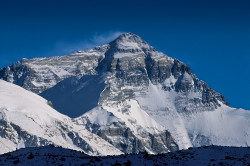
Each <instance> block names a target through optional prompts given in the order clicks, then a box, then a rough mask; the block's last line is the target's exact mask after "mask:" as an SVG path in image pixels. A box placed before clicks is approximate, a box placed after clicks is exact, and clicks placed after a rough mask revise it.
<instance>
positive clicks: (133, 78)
mask: <svg viewBox="0 0 250 166" xmlns="http://www.w3.org/2000/svg"><path fill="white" fill-rule="evenodd" d="M0 78H2V79H5V80H7V81H9V82H12V83H15V84H17V85H20V86H22V87H24V88H26V89H28V90H30V91H33V92H35V93H39V94H40V95H41V96H43V97H44V98H46V99H48V100H50V101H52V103H53V105H54V107H55V109H57V110H59V111H60V112H62V113H64V114H66V115H68V116H71V117H73V118H75V117H77V118H75V119H74V120H75V121H76V123H77V124H78V125H82V126H85V127H86V128H87V129H88V130H89V131H91V132H93V133H95V134H97V135H98V136H100V137H102V138H103V139H105V140H106V141H108V142H109V143H111V144H112V145H113V146H115V147H116V148H118V149H119V150H121V151H123V152H126V153H136V152H139V151H145V150H146V151H148V152H150V153H162V152H168V151H174V150H177V149H178V148H180V149H183V148H187V147H190V146H201V145H208V144H223V143H224V144H223V145H235V146H236V145H241V146H246V145H249V143H250V140H249V138H247V137H246V135H248V134H250V131H249V128H248V127H246V126H249V125H247V124H249V123H250V122H249V120H248V119H247V118H243V119H241V118H242V116H241V114H244V113H241V110H237V109H233V108H231V107H229V104H228V103H227V101H226V100H225V98H224V96H223V95H221V94H219V93H218V92H215V91H214V90H213V89H211V88H210V87H209V86H208V85H207V84H206V83H205V82H203V81H201V80H199V79H198V78H197V77H196V76H195V74H194V73H193V72H192V71H191V69H190V68H189V67H188V66H187V65H186V64H184V63H182V62H181V61H179V60H177V59H173V58H171V57H168V56H167V55H165V54H163V53H162V52H159V51H157V50H156V49H155V48H153V47H152V46H150V45H149V44H148V43H147V42H146V41H144V40H143V39H141V38H140V37H139V36H137V35H135V34H132V33H126V34H122V35H120V36H119V37H118V38H117V39H116V40H114V41H112V42H110V43H109V44H107V45H104V46H100V47H96V48H93V49H90V50H85V51H79V52H76V53H72V54H70V55H67V56H63V57H52V58H36V59H31V60H27V59H25V60H23V61H22V62H18V63H16V64H13V65H11V66H9V67H6V68H3V69H0ZM89 110H90V111H89ZM234 112H237V113H236V114H234ZM243 112H244V111H243ZM207 114H208V115H207ZM246 114H247V116H246V117H248V115H249V113H248V112H247V113H246ZM205 115H206V116H205ZM197 117H199V118H197ZM211 117H213V118H211ZM218 117H221V118H218ZM224 117H227V118H224ZM239 117H240V118H239ZM201 119H203V121H202V120H201ZM234 119H241V121H239V124H240V125H237V127H236V128H234V130H233V133H234V132H236V131H239V133H238V135H239V136H232V132H231V131H229V130H230V128H232V125H233V126H235V124H236V121H234ZM212 121H213V123H214V124H217V125H218V126H223V127H224V128H228V129H226V130H224V131H220V132H218V131H217V130H216V129H214V128H216V127H214V126H213V125H212V123H210V122H212ZM228 121H231V122H232V121H234V122H235V123H230V124H229V125H225V124H227V122H228ZM241 128H242V129H241ZM212 130H215V131H213V132H212ZM239 138H240V139H239ZM226 140H230V141H226ZM239 140H241V141H239Z"/></svg>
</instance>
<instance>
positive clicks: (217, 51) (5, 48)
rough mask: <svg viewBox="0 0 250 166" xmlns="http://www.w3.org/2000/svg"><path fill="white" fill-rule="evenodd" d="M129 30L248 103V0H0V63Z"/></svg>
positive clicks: (57, 52)
mask: <svg viewBox="0 0 250 166" xmlns="http://www.w3.org/2000/svg"><path fill="white" fill-rule="evenodd" d="M123 32H132V33H135V34H137V35H139V36H141V37H142V38H143V39H145V40H146V41H147V42H148V43H149V44H151V45H152V46H154V47H155V48H156V49H158V50H159V51H162V52H164V53H166V54H167V55H168V56H171V57H173V58H177V59H179V60H181V61H183V62H185V63H187V64H188V65H189V66H190V68H191V69H192V70H193V72H194V73H195V74H196V75H197V76H198V77H199V78H200V79H202V80H204V81H205V82H207V83H208V84H209V85H210V86H211V87H212V88H213V89H215V90H216V91H218V92H220V93H222V94H223V95H224V96H225V97H226V99H227V100H228V101H229V103H230V104H231V105H232V106H233V107H238V108H239V107H241V108H245V109H249V110H250V65H249V63H250V1H249V0H234V1H231V0H225V1H221V0H197V1H193V0H190V1H187V0H183V1H181V0H165V1H159V0H152V1H143V0H137V1H135V0H134V1H130V0H126V1H125V0H124V1H123V0H120V1H119V0H116V1H111V0H105V1H104V0H102V1H101V0H100V1H96V0H88V1H83V0H82V1H76V0H68V1H63V0H60V1H55V0H54V1H53V0H49V1H47V0H35V1H34V0H32V1H26V0H6V1H4V0H3V1H0V68H2V67H5V66H7V65H10V64H12V63H14V62H16V61H18V60H21V59H22V58H33V57H44V56H46V57H48V56H61V55H64V54H67V53H69V52H72V51H75V50H78V49H84V48H90V47H92V46H95V45H101V44H104V43H106V42H109V41H111V40H113V39H114V38H115V37H116V36H117V35H118V34H120V33H123Z"/></svg>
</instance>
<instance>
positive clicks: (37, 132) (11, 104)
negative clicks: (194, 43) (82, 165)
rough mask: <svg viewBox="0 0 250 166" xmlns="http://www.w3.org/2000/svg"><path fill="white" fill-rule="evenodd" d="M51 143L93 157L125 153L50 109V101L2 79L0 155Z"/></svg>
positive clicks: (0, 87) (0, 82) (0, 92)
mask: <svg viewBox="0 0 250 166" xmlns="http://www.w3.org/2000/svg"><path fill="white" fill-rule="evenodd" d="M50 144H53V145H56V146H62V147H65V148H70V149H75V150H81V151H83V152H85V153H86V154H90V155H114V154H122V152H121V151H119V150H118V149H116V148H115V147H113V146H112V145H111V144H109V143H108V142H106V141H105V140H103V139H102V138H100V137H99V136H97V135H95V134H93V133H91V132H89V131H88V130H87V129H86V128H85V127H84V126H82V125H77V124H76V123H75V122H74V120H73V119H71V118H69V117H67V116H65V115H62V114H61V113H59V112H57V111H56V110H54V109H53V108H51V106H49V105H48V102H47V100H45V99H43V98H42V97H40V96H38V95H36V94H34V93H32V92H29V91H27V90H25V89H23V88H21V87H19V86H16V85H13V84H11V83H8V82H5V81H3V80H0V153H6V152H9V151H13V150H16V149H19V148H24V147H36V146H45V145H50Z"/></svg>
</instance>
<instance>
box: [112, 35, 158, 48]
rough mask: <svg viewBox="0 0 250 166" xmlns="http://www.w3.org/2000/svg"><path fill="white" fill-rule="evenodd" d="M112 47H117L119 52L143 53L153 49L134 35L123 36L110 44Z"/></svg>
mask: <svg viewBox="0 0 250 166" xmlns="http://www.w3.org/2000/svg"><path fill="white" fill-rule="evenodd" d="M110 46H111V47H116V49H117V51H123V52H124V51H129V50H130V51H132V52H135V51H141V50H148V49H153V47H151V46H150V45H149V44H148V43H147V42H146V41H145V40H143V39H142V38H141V37H139V36H137V35H135V34H133V33H130V32H129V33H124V34H121V35H120V36H119V37H118V38H117V39H115V40H114V41H112V42H110Z"/></svg>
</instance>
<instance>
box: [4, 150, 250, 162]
mask: <svg viewBox="0 0 250 166" xmlns="http://www.w3.org/2000/svg"><path fill="white" fill-rule="evenodd" d="M249 155H250V149H249V147H248V148H246V147H223V146H209V147H201V148H192V149H188V150H181V151H177V152H169V153H166V154H159V155H150V154H147V153H140V154H130V155H120V156H98V157H97V156H88V155H86V154H84V153H81V152H78V151H73V150H69V149H64V148H60V147H53V146H46V147H39V148H25V149H20V150H18V151H15V152H12V153H8V154H4V155H0V165H14V164H15V165H24V166H26V165H48V166H49V165H95V166H101V165H125V166H130V165H145V166H147V165H148V166H151V165H180V166H181V165H184V166H194V165H200V166H202V165H239V166H240V165H249V164H250V158H249Z"/></svg>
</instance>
